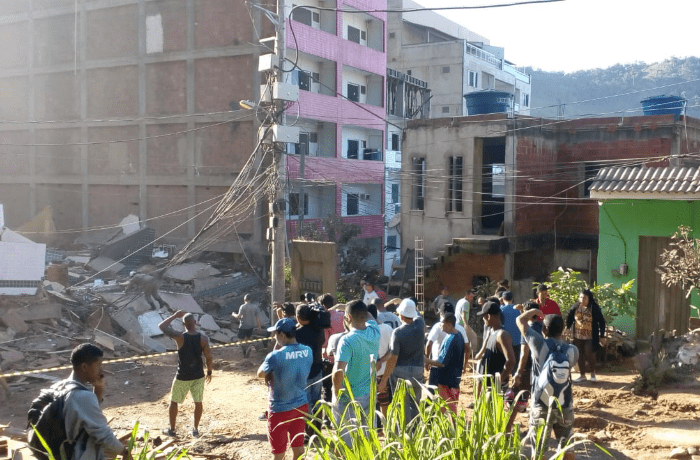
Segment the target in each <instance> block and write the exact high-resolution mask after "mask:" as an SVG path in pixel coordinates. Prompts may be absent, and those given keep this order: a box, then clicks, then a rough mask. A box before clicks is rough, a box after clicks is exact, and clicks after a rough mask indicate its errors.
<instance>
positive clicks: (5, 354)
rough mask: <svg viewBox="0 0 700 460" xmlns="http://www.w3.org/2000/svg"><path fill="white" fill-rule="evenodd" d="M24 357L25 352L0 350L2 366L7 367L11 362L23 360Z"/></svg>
mask: <svg viewBox="0 0 700 460" xmlns="http://www.w3.org/2000/svg"><path fill="white" fill-rule="evenodd" d="M23 359H24V353H22V352H21V351H16V350H7V351H0V360H2V367H3V368H5V367H6V366H9V365H10V364H13V363H16V362H19V361H22V360H23Z"/></svg>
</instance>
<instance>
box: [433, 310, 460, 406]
mask: <svg viewBox="0 0 700 460" xmlns="http://www.w3.org/2000/svg"><path fill="white" fill-rule="evenodd" d="M456 322H457V317H456V316H455V315H453V314H452V313H448V314H446V315H445V317H444V318H443V320H442V323H441V327H442V331H443V332H444V333H446V334H447V337H445V338H444V339H443V341H442V344H441V345H440V354H439V355H438V359H437V360H433V359H426V362H427V363H428V364H430V365H433V366H435V367H437V384H438V394H439V395H440V397H441V398H442V399H444V400H445V402H447V406H448V407H449V408H450V410H451V411H452V412H454V413H455V414H456V413H457V403H458V402H459V384H460V382H461V380H462V371H463V370H464V337H463V336H462V334H461V333H460V332H459V331H458V330H457V329H456V328H455V323H456Z"/></svg>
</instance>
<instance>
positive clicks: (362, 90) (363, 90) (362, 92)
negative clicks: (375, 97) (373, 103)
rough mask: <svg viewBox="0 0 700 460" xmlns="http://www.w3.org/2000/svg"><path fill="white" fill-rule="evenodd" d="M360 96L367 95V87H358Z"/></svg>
mask: <svg viewBox="0 0 700 460" xmlns="http://www.w3.org/2000/svg"><path fill="white" fill-rule="evenodd" d="M360 94H367V87H366V86H365V85H360Z"/></svg>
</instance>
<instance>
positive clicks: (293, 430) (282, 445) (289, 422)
mask: <svg viewBox="0 0 700 460" xmlns="http://www.w3.org/2000/svg"><path fill="white" fill-rule="evenodd" d="M308 412H309V405H308V404H304V405H303V406H299V407H297V408H296V409H292V410H288V411H284V412H268V414H267V439H268V440H269V441H270V446H272V453H273V454H283V453H285V452H286V451H287V444H290V443H291V446H292V447H303V446H304V429H305V428H306V416H307V413H308Z"/></svg>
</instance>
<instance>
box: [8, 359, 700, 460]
mask: <svg viewBox="0 0 700 460" xmlns="http://www.w3.org/2000/svg"><path fill="white" fill-rule="evenodd" d="M266 351H267V350H264V349H262V347H261V348H260V349H257V350H255V351H254V352H253V353H252V354H251V358H250V359H244V358H243V355H242V353H241V351H240V348H239V347H237V346H232V347H226V348H220V349H217V350H215V354H214V356H215V369H216V371H215V373H214V378H213V381H212V382H211V384H209V385H208V386H207V387H206V392H205V401H204V404H205V406H204V415H203V417H202V421H201V424H200V432H201V433H202V436H201V437H200V438H199V439H195V438H193V437H192V436H191V434H190V431H191V430H192V411H193V407H194V406H193V404H192V402H191V400H189V399H188V401H186V402H185V403H184V404H183V405H182V406H181V407H180V415H179V417H178V424H177V430H178V433H179V435H180V437H179V439H178V443H179V445H180V446H182V447H187V448H188V449H189V450H190V452H191V453H192V454H194V455H196V454H197V453H204V454H208V455H206V457H208V458H222V459H231V460H238V459H260V458H269V445H268V443H267V438H266V432H267V431H266V423H265V422H264V421H260V420H258V416H259V415H260V414H261V413H262V412H263V411H264V410H265V409H266V406H267V391H266V388H265V386H264V385H263V383H262V381H260V380H258V379H256V378H255V371H256V370H257V367H258V365H259V364H260V362H262V360H263V358H264V356H265V353H266ZM175 365H176V357H175V356H167V357H162V358H158V359H153V360H149V361H134V362H127V363H119V364H109V365H106V366H105V370H106V371H107V373H108V375H107V385H108V386H107V390H106V397H105V414H106V415H107V418H108V419H109V420H110V424H111V426H112V427H113V428H114V429H115V431H116V432H117V433H118V434H123V433H126V432H127V431H130V430H131V428H132V426H133V424H134V423H135V422H136V421H139V422H140V426H141V428H143V429H146V430H149V431H150V432H151V435H152V436H153V435H158V434H160V431H161V430H162V429H163V428H165V427H166V426H167V423H168V422H167V421H168V404H169V390H170V384H171V382H172V377H173V375H174V372H175ZM632 369H633V367H632V363H631V361H623V362H617V363H608V364H606V365H604V366H603V367H602V369H601V370H600V371H599V373H598V382H597V383H595V384H593V383H590V382H588V383H584V384H580V385H579V384H576V386H575V387H574V398H575V404H576V406H575V407H576V422H575V431H576V432H578V433H582V434H584V435H587V436H589V437H595V438H596V439H597V440H598V441H597V442H598V444H600V445H601V446H603V447H605V448H606V449H608V450H609V452H610V453H611V454H612V456H613V457H614V458H616V459H634V460H651V459H654V460H656V459H659V458H668V454H669V453H670V451H671V449H672V448H674V447H679V446H681V447H691V446H693V447H696V448H700V381H698V378H697V376H696V378H695V379H694V380H693V379H691V380H688V381H687V382H685V383H683V384H682V385H676V386H674V387H669V388H665V389H663V390H662V391H660V393H659V397H658V400H656V401H654V400H652V399H651V398H644V397H638V396H634V395H633V394H632V393H630V391H629V390H630V388H631V383H632V380H633V378H634V374H635V373H634V371H633V370H632ZM65 375H67V372H66V373H65V374H60V375H57V376H58V377H64V376H65ZM9 382H10V384H13V382H16V380H14V381H13V380H12V379H10V380H9ZM47 384H48V383H47V382H46V381H42V380H37V379H34V378H24V380H23V382H22V384H21V385H16V384H15V385H13V389H14V390H13V391H14V393H13V396H12V398H11V400H9V401H8V400H5V399H4V396H2V395H1V394H0V424H6V423H8V422H10V423H11V425H12V426H14V427H21V428H23V427H24V425H25V423H26V411H27V408H28V406H29V403H30V401H31V400H32V399H33V398H34V397H35V396H36V395H37V394H38V392H39V390H40V389H41V388H42V387H44V386H46V385H47ZM471 400H472V388H471V384H470V383H466V384H463V385H462V397H461V401H460V404H462V405H466V404H468V403H469V402H470V401H471ZM518 422H519V423H521V424H522V425H523V426H526V425H527V419H526V415H525V414H521V415H519V416H518ZM161 437H163V436H162V435H161ZM577 458H587V459H603V458H609V457H607V456H605V455H604V454H602V453H601V452H600V451H597V450H595V448H592V447H588V448H586V449H579V450H578V452H577Z"/></svg>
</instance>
